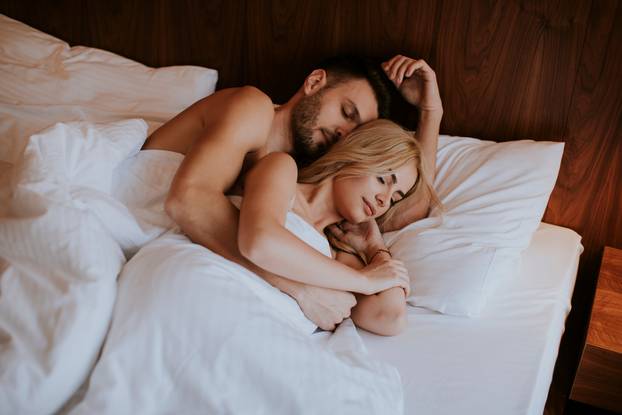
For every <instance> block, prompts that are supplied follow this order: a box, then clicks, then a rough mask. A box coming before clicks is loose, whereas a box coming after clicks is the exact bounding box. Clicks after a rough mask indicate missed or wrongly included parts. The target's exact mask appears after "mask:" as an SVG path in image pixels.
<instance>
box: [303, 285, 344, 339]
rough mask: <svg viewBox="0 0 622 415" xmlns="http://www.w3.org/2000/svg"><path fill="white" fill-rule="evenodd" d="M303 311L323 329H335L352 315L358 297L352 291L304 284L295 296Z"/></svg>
mask: <svg viewBox="0 0 622 415" xmlns="http://www.w3.org/2000/svg"><path fill="white" fill-rule="evenodd" d="M294 298H295V300H296V301H297V302H298V305H299V306H300V308H301V309H302V312H303V313H304V314H305V316H307V318H308V319H309V320H311V321H313V322H314V323H315V324H316V325H317V326H318V327H319V328H321V329H322V330H331V331H332V330H334V329H335V327H336V326H337V325H338V324H339V323H341V322H342V321H343V320H344V319H346V318H348V317H350V311H351V310H352V307H354V306H355V305H356V297H354V295H353V294H352V293H350V292H347V291H339V290H331V289H330V288H322V287H316V286H313V285H304V286H302V288H301V289H300V290H299V291H298V293H297V295H296V296H295V297H294Z"/></svg>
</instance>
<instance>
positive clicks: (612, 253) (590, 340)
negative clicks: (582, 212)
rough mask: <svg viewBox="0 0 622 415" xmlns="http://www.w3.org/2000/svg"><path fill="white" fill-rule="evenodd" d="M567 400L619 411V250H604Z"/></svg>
mask: <svg viewBox="0 0 622 415" xmlns="http://www.w3.org/2000/svg"><path fill="white" fill-rule="evenodd" d="M570 399H572V400H575V401H579V402H583V403H586V404H589V405H592V406H596V407H599V408H603V409H607V410H610V411H616V412H622V249H616V248H611V247H605V252H604V253H603V260H602V262H601V264H600V272H599V274H598V285H597V286H596V294H595V295H594V304H593V305H592V314H591V316H590V325H589V328H588V333H587V339H586V341H585V346H584V348H583V355H582V356H581V362H580V363H579V368H578V369H577V374H576V375H575V379H574V383H573V385H572V392H571V393H570Z"/></svg>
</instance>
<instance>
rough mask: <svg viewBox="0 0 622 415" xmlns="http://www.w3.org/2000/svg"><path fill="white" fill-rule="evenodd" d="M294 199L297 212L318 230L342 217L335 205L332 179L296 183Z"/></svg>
mask: <svg viewBox="0 0 622 415" xmlns="http://www.w3.org/2000/svg"><path fill="white" fill-rule="evenodd" d="M296 199H297V200H296V203H295V206H296V207H297V208H298V209H299V210H300V212H297V213H299V214H301V216H304V219H305V220H307V221H308V222H310V223H311V224H312V225H313V226H314V227H315V229H317V230H318V231H320V232H323V231H324V228H325V227H327V226H329V225H332V224H333V223H337V222H340V221H341V220H342V219H343V218H342V217H341V216H340V215H339V213H337V209H336V207H335V200H334V198H333V181H332V180H326V181H324V182H322V183H320V184H306V183H298V184H297V187H296Z"/></svg>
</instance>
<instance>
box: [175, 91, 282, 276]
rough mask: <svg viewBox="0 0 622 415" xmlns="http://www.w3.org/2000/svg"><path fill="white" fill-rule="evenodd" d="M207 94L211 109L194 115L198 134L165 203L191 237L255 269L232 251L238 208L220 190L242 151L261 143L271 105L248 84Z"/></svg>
mask: <svg viewBox="0 0 622 415" xmlns="http://www.w3.org/2000/svg"><path fill="white" fill-rule="evenodd" d="M213 98H214V99H213V100H212V101H211V102H209V108H210V109H211V111H203V112H202V113H200V117H201V118H198V116H199V114H195V116H194V121H195V122H198V123H200V124H201V126H202V132H201V136H200V137H198V138H197V139H196V140H195V142H194V144H193V145H192V146H191V147H190V148H189V149H188V151H187V153H186V157H185V158H184V160H183V162H182V164H181V165H180V167H179V169H178V170H177V173H176V175H175V177H174V179H173V182H172V184H171V189H170V191H169V194H168V197H167V199H166V204H165V208H166V212H167V213H168V215H169V216H170V217H171V218H172V219H173V220H174V221H175V222H176V223H177V224H178V225H179V227H180V228H181V230H182V231H183V232H184V233H185V234H186V235H187V236H188V237H189V238H190V239H191V240H192V241H193V242H195V243H198V244H200V245H203V246H205V247H207V248H209V249H211V250H213V251H214V252H216V253H218V254H220V255H222V256H224V257H225V258H227V259H230V260H232V261H235V262H238V263H240V264H242V265H244V266H247V267H249V268H251V267H252V268H251V269H253V271H256V269H255V268H256V267H254V266H253V265H252V264H251V263H250V262H248V261H246V260H245V259H244V258H243V257H242V256H241V255H240V253H239V251H238V248H237V243H236V236H237V224H238V219H239V213H238V210H237V209H236V208H235V206H233V205H232V204H231V202H230V201H229V199H228V198H227V197H226V196H225V192H226V191H227V189H229V187H231V186H232V185H233V183H234V182H235V180H236V178H237V176H238V174H239V172H240V170H241V169H242V164H243V162H244V157H245V156H246V154H247V153H248V152H251V151H256V150H257V149H259V148H261V146H262V145H263V144H265V140H266V137H267V136H268V132H269V131H270V125H271V123H272V118H273V116H274V110H273V107H272V102H271V101H270V99H269V98H268V97H267V96H265V95H264V94H263V93H261V92H260V91H259V90H256V89H254V88H240V89H239V90H237V91H235V92H233V93H229V94H226V95H222V96H214V97H213ZM188 118H189V117H186V120H185V121H186V122H188ZM172 127H174V126H172ZM172 127H171V126H169V128H171V129H172Z"/></svg>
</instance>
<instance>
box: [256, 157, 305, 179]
mask: <svg viewBox="0 0 622 415" xmlns="http://www.w3.org/2000/svg"><path fill="white" fill-rule="evenodd" d="M257 165H258V166H261V167H262V169H266V170H270V171H274V170H277V171H280V172H284V173H294V174H295V175H296V176H297V174H298V167H297V166H296V161H295V160H294V158H293V157H292V156H291V155H289V154H288V153H284V152H280V151H277V152H274V153H270V154H268V155H266V156H264V157H262V158H261V159H260V160H259V161H258V162H257ZM294 177H295V176H294Z"/></svg>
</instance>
